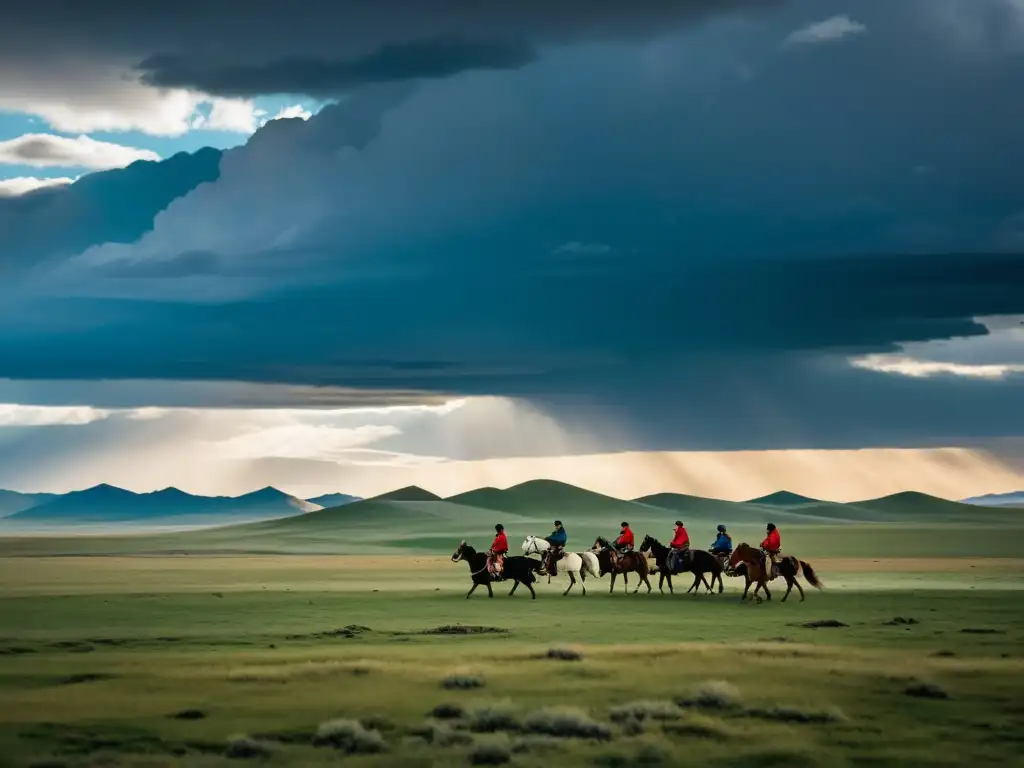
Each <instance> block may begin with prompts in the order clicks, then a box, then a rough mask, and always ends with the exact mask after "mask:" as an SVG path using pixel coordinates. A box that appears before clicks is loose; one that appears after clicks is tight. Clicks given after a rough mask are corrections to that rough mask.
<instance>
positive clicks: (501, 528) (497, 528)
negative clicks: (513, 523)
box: [494, 523, 505, 533]
mask: <svg viewBox="0 0 1024 768" xmlns="http://www.w3.org/2000/svg"><path fill="white" fill-rule="evenodd" d="M494 530H496V531H498V532H499V533H500V532H501V531H504V530H505V526H504V525H502V524H501V523H498V524H497V525H496V526H494Z"/></svg>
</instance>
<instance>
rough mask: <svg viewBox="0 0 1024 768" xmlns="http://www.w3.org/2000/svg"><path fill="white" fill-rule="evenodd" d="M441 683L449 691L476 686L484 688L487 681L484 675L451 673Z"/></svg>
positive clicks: (463, 689)
mask: <svg viewBox="0 0 1024 768" xmlns="http://www.w3.org/2000/svg"><path fill="white" fill-rule="evenodd" d="M441 685H443V686H444V687H445V689H446V690H449V691H469V690H472V689H474V688H483V687H484V686H485V685H486V683H485V682H484V679H483V678H482V677H477V676H476V675H449V676H448V677H446V678H445V679H444V680H443V681H441Z"/></svg>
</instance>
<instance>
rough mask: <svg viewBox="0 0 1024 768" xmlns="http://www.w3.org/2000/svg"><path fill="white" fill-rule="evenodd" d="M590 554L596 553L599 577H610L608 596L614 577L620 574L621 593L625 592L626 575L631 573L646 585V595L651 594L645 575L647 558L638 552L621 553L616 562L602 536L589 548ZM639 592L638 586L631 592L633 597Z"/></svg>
mask: <svg viewBox="0 0 1024 768" xmlns="http://www.w3.org/2000/svg"><path fill="white" fill-rule="evenodd" d="M590 550H591V551H592V552H597V562H598V563H599V564H600V565H601V575H602V576H604V575H605V574H606V573H610V574H611V575H612V583H611V586H610V587H608V594H609V595H610V594H611V593H612V592H613V591H614V589H615V576H616V575H617V574H620V573H621V574H622V591H623V592H625V591H626V588H627V586H628V584H629V582H628V581H627V580H626V574H627V573H629V572H630V571H632V572H633V573H636V574H638V575H639V576H640V582H641V583H642V584H646V585H647V594H650V593H651V589H652V587H651V582H650V581H648V580H647V574H648V572H649V571H650V566H649V565H648V563H647V557H646V556H645V555H643V554H642V553H640V552H636V551H633V552H623V553H621V554H620V555H619V557H618V562H616V559H615V557H614V556H613V555H612V548H611V544H609V543H608V540H607V539H606V538H604V537H603V536H598V537H597V540H596V541H595V542H594V546H592V547H591V548H590ZM639 591H640V584H637V585H636V589H634V590H633V594H634V595H635V594H636V593H637V592H639Z"/></svg>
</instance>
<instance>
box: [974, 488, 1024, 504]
mask: <svg viewBox="0 0 1024 768" xmlns="http://www.w3.org/2000/svg"><path fill="white" fill-rule="evenodd" d="M964 504H974V505H976V506H981V507H1024V491H1011V492H1010V493H989V494H986V495H984V496H973V497H971V498H969V499H964Z"/></svg>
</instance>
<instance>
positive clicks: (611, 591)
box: [608, 571, 617, 595]
mask: <svg viewBox="0 0 1024 768" xmlns="http://www.w3.org/2000/svg"><path fill="white" fill-rule="evenodd" d="M616 575H617V574H616V573H615V571H612V584H611V586H610V587H608V594H609V595H610V594H612V593H613V592H614V591H615V576H616Z"/></svg>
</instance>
